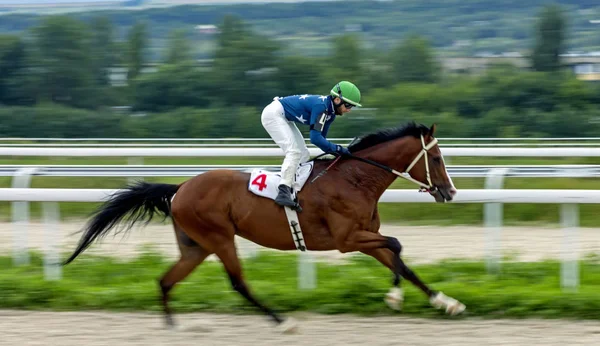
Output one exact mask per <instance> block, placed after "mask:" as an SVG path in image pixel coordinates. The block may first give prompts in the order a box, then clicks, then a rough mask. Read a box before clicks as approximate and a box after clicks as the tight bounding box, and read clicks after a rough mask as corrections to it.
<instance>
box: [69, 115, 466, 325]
mask: <svg viewBox="0 0 600 346" xmlns="http://www.w3.org/2000/svg"><path fill="white" fill-rule="evenodd" d="M435 129H436V125H435V124H434V125H432V126H431V127H427V126H425V125H423V124H416V123H414V122H409V123H407V124H405V125H404V126H400V127H396V128H388V129H383V130H379V131H377V132H374V133H370V134H367V135H365V136H362V137H358V138H356V139H355V140H354V141H353V142H352V143H351V144H350V145H349V146H348V149H349V151H350V153H351V155H350V156H349V157H346V156H338V157H337V158H336V159H335V160H334V159H320V160H315V159H313V163H314V169H313V171H312V172H311V175H310V176H309V178H308V179H309V180H310V181H311V183H307V184H306V185H305V186H304V187H303V188H302V190H301V191H300V192H299V193H298V194H297V201H298V203H299V204H300V205H301V206H302V209H303V210H302V211H301V212H300V213H298V220H299V223H300V225H301V227H302V228H303V236H304V242H305V246H306V248H307V249H308V250H310V251H325V250H338V251H340V252H341V253H349V252H355V251H359V252H361V253H363V254H366V255H369V256H372V257H373V258H375V259H376V260H377V261H379V262H380V263H381V264H383V265H384V266H386V267H387V268H389V269H390V270H391V272H392V274H393V280H392V287H391V288H390V291H389V292H388V293H387V294H386V295H385V297H384V299H383V300H384V301H385V302H386V303H387V304H388V305H389V307H390V308H392V309H395V310H401V309H402V303H403V299H404V297H403V290H402V287H401V278H404V279H407V280H408V281H410V282H411V283H412V284H414V285H415V286H416V287H418V288H419V289H420V290H421V291H422V292H423V293H424V294H425V295H426V296H427V297H428V298H429V301H430V304H431V305H432V306H433V307H435V308H438V309H445V310H446V313H447V314H450V315H457V314H460V313H462V312H463V311H464V310H465V305H464V304H462V303H461V302H459V301H458V300H456V299H454V298H452V297H449V296H446V295H445V294H444V293H442V292H441V291H436V290H433V289H431V288H430V287H429V286H428V285H426V284H425V283H424V282H422V281H421V279H420V278H419V277H418V276H417V275H416V274H415V273H414V272H413V271H412V270H411V269H410V268H409V267H408V266H407V265H406V264H405V263H404V261H403V260H402V258H401V252H402V245H401V243H400V242H399V241H398V239H396V238H394V237H389V236H384V235H382V234H380V233H379V227H380V218H379V213H378V209H377V203H378V200H379V198H380V197H381V195H382V194H383V193H384V191H385V190H386V189H387V188H388V187H389V186H390V185H391V184H392V183H393V182H394V180H395V179H396V178H398V177H401V178H404V179H407V180H409V181H412V182H414V183H416V184H417V185H419V187H420V189H419V190H420V191H422V192H428V193H429V194H431V195H432V197H433V198H434V199H435V201H436V202H439V203H444V202H447V201H452V199H453V197H454V195H455V194H456V192H457V191H456V188H455V187H454V184H453V183H452V179H451V178H450V177H449V175H448V173H447V171H446V167H445V164H444V159H443V156H442V153H441V151H440V149H439V146H438V143H437V142H438V140H437V138H435V137H434V132H435ZM332 161H333V162H332ZM325 172H326V173H327V174H324V173H325ZM316 177H318V179H316ZM311 178H313V179H311ZM249 179H250V174H249V173H248V172H241V171H237V170H227V169H220V170H213V171H209V172H206V173H203V174H199V175H197V176H195V177H193V178H190V179H189V180H187V181H185V182H183V183H181V184H179V185H171V184H159V183H146V182H138V183H134V184H131V185H128V186H127V187H126V188H125V189H121V190H119V191H117V192H116V193H114V194H113V195H111V196H110V197H109V198H108V199H107V200H106V201H105V202H104V204H102V205H101V206H100V207H99V208H98V209H97V210H96V211H95V212H94V213H93V214H92V216H91V219H90V220H89V221H88V223H87V224H86V226H85V227H84V229H83V230H82V231H81V232H82V233H83V235H82V236H81V239H80V241H79V244H78V245H77V247H76V249H75V250H74V252H73V254H72V255H71V256H70V257H69V258H68V259H67V260H66V261H64V262H63V265H66V264H68V263H70V262H72V261H73V260H74V259H75V258H76V257H77V256H78V255H80V254H81V253H82V252H83V251H84V250H85V249H87V248H88V247H89V246H90V245H92V243H93V242H94V241H96V240H98V239H100V238H102V237H103V236H105V235H107V234H108V233H109V232H110V231H111V229H113V228H115V226H117V225H119V224H120V223H124V226H126V227H125V228H124V229H123V231H124V232H126V231H128V230H129V229H130V228H131V227H132V226H133V224H134V223H136V222H137V221H139V220H145V221H146V222H150V220H151V219H152V218H153V216H154V215H155V214H157V215H162V216H163V217H164V218H167V217H170V218H171V219H172V223H173V228H174V232H175V238H176V240H177V244H178V247H179V250H180V253H181V257H180V258H179V260H178V261H177V262H176V263H175V264H174V265H173V266H172V267H171V268H170V269H169V270H168V271H167V272H166V273H165V274H164V275H163V276H162V278H161V279H160V280H159V286H160V292H162V295H161V302H162V306H163V310H164V318H165V322H166V325H167V326H169V327H174V326H175V322H174V319H173V317H172V311H171V309H170V307H169V293H170V292H171V291H172V289H173V287H174V286H175V285H176V284H177V283H178V282H180V281H182V280H184V279H185V278H186V277H187V276H188V275H189V274H190V273H191V272H192V271H194V269H195V268H196V267H197V266H198V265H200V264H201V263H202V262H203V261H204V260H205V259H206V258H207V257H208V256H209V255H211V254H214V255H216V256H217V257H218V258H219V259H220V260H221V262H222V264H223V266H224V268H225V271H226V272H227V274H228V276H229V279H230V281H231V285H232V287H233V289H234V290H235V291H237V292H238V293H239V294H241V295H242V296H243V297H244V298H246V299H247V300H248V301H249V302H250V303H251V304H253V305H254V306H255V307H256V308H258V310H260V311H262V312H263V313H264V314H266V315H267V316H269V317H270V318H271V319H272V320H273V321H274V323H275V326H276V327H279V328H283V327H281V326H282V325H284V322H287V321H291V319H284V318H283V317H282V316H280V314H279V313H276V312H275V311H273V310H272V309H270V308H269V307H267V306H265V305H264V304H262V303H261V302H259V301H258V300H257V299H256V298H255V296H254V294H253V293H251V291H250V289H249V287H248V285H247V284H246V282H245V280H244V277H243V272H242V268H241V265H240V259H239V258H238V254H237V250H236V246H235V243H234V238H235V236H236V235H238V236H240V237H243V238H245V239H247V240H249V241H251V242H254V243H256V244H259V245H261V246H263V247H266V248H272V249H277V250H284V251H286V250H296V249H297V247H296V245H295V243H294V240H293V239H292V235H291V233H290V229H289V224H288V223H287V218H286V214H285V211H284V209H283V208H282V207H280V206H279V205H276V204H275V203H274V201H273V200H270V199H268V198H265V197H261V196H257V195H256V194H254V193H252V192H250V191H249V190H248V184H249ZM315 179H316V180H315ZM289 323H293V322H289ZM290 328H292V327H291V326H290Z"/></svg>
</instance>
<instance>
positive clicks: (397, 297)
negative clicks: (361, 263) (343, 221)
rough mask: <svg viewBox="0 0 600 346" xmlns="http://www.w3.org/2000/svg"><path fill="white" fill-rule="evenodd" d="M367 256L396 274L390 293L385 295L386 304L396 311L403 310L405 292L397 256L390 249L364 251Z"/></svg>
mask: <svg viewBox="0 0 600 346" xmlns="http://www.w3.org/2000/svg"><path fill="white" fill-rule="evenodd" d="M362 253H364V254H365V255H369V256H371V257H373V258H375V259H376V260H378V261H379V263H381V264H383V265H384V266H386V267H388V268H389V269H390V270H391V271H392V273H393V274H394V278H393V281H392V285H393V287H392V288H391V289H390V291H389V292H388V293H387V294H386V295H385V299H384V300H385V302H386V304H387V305H388V306H389V307H390V308H391V309H394V310H402V304H403V302H404V292H403V291H402V287H401V286H400V284H401V281H400V278H401V277H400V270H399V268H398V265H397V261H396V259H395V257H396V255H395V254H394V253H393V252H392V251H391V250H389V249H382V248H379V249H373V250H368V251H362Z"/></svg>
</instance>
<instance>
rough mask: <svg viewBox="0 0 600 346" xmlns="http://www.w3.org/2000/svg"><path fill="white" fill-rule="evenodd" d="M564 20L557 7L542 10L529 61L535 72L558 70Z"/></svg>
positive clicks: (552, 6)
mask: <svg viewBox="0 0 600 346" xmlns="http://www.w3.org/2000/svg"><path fill="white" fill-rule="evenodd" d="M565 25H566V24H565V19H564V17H563V13H562V9H561V8H560V7H559V6H558V5H550V6H546V7H544V8H543V9H542V11H541V14H540V17H539V20H538V23H537V27H536V39H535V46H534V48H533V52H532V54H531V61H532V66H533V69H534V70H536V71H556V70H558V69H560V67H561V64H560V54H561V53H562V52H563V50H564V37H565Z"/></svg>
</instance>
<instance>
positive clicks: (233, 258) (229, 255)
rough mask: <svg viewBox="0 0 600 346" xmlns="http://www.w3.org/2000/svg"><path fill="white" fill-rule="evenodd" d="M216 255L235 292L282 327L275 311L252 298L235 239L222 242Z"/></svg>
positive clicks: (281, 320)
mask: <svg viewBox="0 0 600 346" xmlns="http://www.w3.org/2000/svg"><path fill="white" fill-rule="evenodd" d="M215 255H217V256H218V257H219V258H220V259H221V262H223V266H224V267H225V270H226V271H227V274H228V275H229V279H230V280H231V286H232V287H233V289H234V290H236V291H237V292H238V293H239V294H241V295H242V296H243V297H244V298H246V299H247V300H248V301H249V302H250V303H252V304H253V305H254V306H256V307H257V308H258V309H260V310H261V311H262V312H264V313H265V314H267V315H268V316H270V317H271V318H272V319H273V320H274V321H275V322H276V323H277V324H278V325H280V324H281V323H282V322H284V320H283V319H282V318H281V317H280V316H279V315H277V314H276V313H275V312H274V311H272V310H271V309H269V308H268V307H266V306H264V305H263V304H261V303H260V302H259V301H258V300H256V298H254V297H253V296H252V294H251V293H250V290H249V289H248V286H247V285H246V282H245V281H244V278H243V275H242V265H241V263H240V260H239V258H238V256H237V251H236V248H235V243H234V241H233V239H228V240H227V241H223V242H221V246H220V247H219V249H218V250H216V251H215Z"/></svg>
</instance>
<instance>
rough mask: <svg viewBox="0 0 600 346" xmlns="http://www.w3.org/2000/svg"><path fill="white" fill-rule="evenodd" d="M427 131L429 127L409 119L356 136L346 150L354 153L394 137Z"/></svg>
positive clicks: (416, 135) (418, 135)
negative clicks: (393, 125)
mask: <svg viewBox="0 0 600 346" xmlns="http://www.w3.org/2000/svg"><path fill="white" fill-rule="evenodd" d="M427 132H429V127H427V126H425V125H423V124H417V123H415V122H414V121H411V122H409V123H407V124H405V125H402V126H399V127H392V128H387V129H383V130H379V131H377V132H373V133H370V134H367V135H364V136H362V137H360V138H357V139H355V140H354V141H352V143H351V144H350V146H349V147H348V150H350V152H352V153H355V152H357V151H361V150H364V149H367V148H370V147H372V146H374V145H377V144H381V143H384V142H387V141H390V140H393V139H396V138H400V137H405V136H413V137H420V136H421V135H422V134H423V135H424V134H426V133H427Z"/></svg>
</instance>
